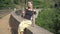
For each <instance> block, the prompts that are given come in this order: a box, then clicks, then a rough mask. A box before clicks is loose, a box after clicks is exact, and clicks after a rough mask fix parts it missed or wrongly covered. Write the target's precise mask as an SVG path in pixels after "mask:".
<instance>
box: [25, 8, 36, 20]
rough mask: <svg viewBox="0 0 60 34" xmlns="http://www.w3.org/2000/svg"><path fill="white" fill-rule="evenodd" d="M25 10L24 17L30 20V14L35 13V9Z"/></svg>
mask: <svg viewBox="0 0 60 34" xmlns="http://www.w3.org/2000/svg"><path fill="white" fill-rule="evenodd" d="M25 11H26V12H25V16H24V18H25V19H28V20H31V17H32V15H33V14H36V11H31V10H28V9H26V10H25Z"/></svg>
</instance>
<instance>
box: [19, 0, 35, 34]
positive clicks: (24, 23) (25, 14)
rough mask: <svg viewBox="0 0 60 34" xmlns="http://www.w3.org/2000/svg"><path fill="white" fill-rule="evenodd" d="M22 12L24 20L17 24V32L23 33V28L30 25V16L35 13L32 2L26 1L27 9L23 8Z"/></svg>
mask: <svg viewBox="0 0 60 34" xmlns="http://www.w3.org/2000/svg"><path fill="white" fill-rule="evenodd" d="M22 13H23V18H24V20H23V21H21V23H20V24H19V27H18V34H23V32H24V29H25V28H27V27H30V26H31V24H32V22H31V17H33V16H34V15H35V14H36V12H35V11H33V4H32V2H31V1H28V9H23V11H22Z"/></svg>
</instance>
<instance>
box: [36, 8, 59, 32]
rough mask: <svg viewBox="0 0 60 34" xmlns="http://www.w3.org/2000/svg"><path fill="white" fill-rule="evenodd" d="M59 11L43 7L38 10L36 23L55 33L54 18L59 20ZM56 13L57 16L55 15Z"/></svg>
mask: <svg viewBox="0 0 60 34" xmlns="http://www.w3.org/2000/svg"><path fill="white" fill-rule="evenodd" d="M58 13H60V12H59V11H58V10H57V9H53V8H51V9H43V10H42V11H41V12H39V15H38V17H37V18H36V24H37V25H39V26H41V27H43V28H45V29H47V30H49V31H51V32H53V33H55V30H56V27H57V26H56V25H55V23H56V24H57V22H56V19H58V20H60V14H58ZM56 15H58V17H56Z"/></svg>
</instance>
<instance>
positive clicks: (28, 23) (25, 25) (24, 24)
mask: <svg viewBox="0 0 60 34" xmlns="http://www.w3.org/2000/svg"><path fill="white" fill-rule="evenodd" d="M31 24H32V22H31V20H23V21H21V23H20V24H19V27H18V34H20V32H22V31H24V29H25V28H28V27H30V26H31Z"/></svg>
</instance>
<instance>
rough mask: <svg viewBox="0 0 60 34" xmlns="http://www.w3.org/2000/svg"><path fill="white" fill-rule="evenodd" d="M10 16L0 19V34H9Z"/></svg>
mask: <svg viewBox="0 0 60 34" xmlns="http://www.w3.org/2000/svg"><path fill="white" fill-rule="evenodd" d="M9 17H10V14H9V15H7V16H5V17H3V18H2V19H0V34H11V33H10V30H9Z"/></svg>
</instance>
